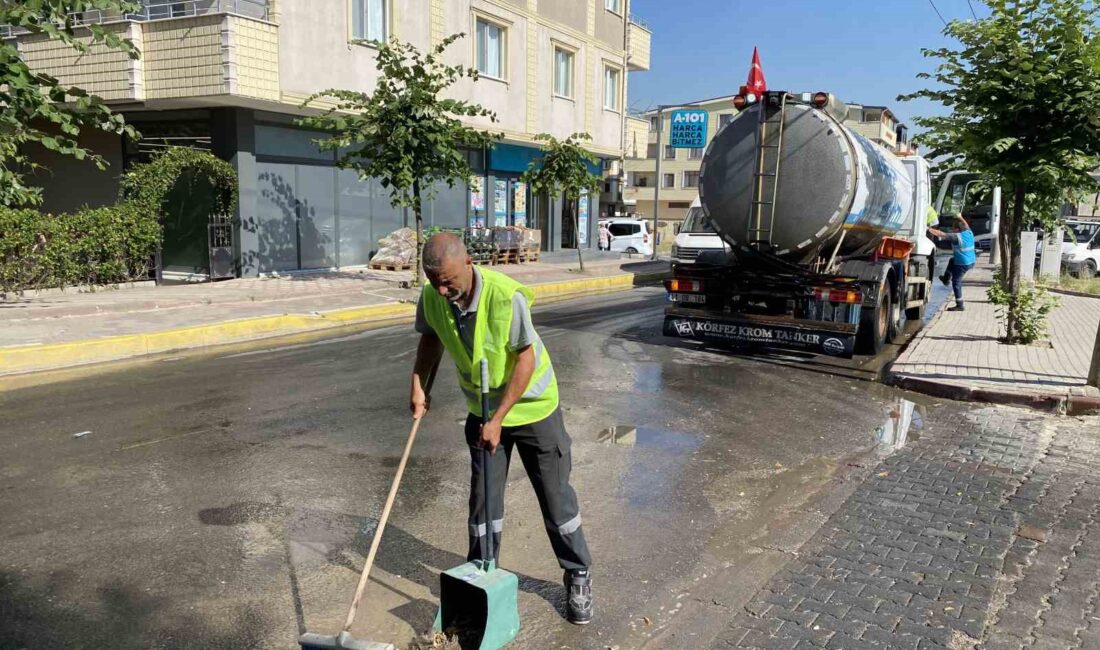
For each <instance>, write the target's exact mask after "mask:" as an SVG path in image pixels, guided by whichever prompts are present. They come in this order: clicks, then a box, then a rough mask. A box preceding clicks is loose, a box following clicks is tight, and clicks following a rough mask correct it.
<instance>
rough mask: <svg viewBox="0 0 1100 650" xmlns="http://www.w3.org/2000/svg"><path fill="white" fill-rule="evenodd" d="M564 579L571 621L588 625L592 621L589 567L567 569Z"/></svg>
mask: <svg viewBox="0 0 1100 650" xmlns="http://www.w3.org/2000/svg"><path fill="white" fill-rule="evenodd" d="M562 581H563V582H564V583H565V591H566V594H567V595H568V597H569V603H568V609H569V622H570V623H573V624H574V625H588V624H589V623H591V622H592V578H591V576H589V574H588V569H573V570H570V571H566V572H565V575H564V576H563V577H562Z"/></svg>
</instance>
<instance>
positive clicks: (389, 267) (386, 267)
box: [370, 262, 412, 271]
mask: <svg viewBox="0 0 1100 650" xmlns="http://www.w3.org/2000/svg"><path fill="white" fill-rule="evenodd" d="M370 268H371V270H372V271H411V270H412V265H411V264H398V265H394V264H375V263H374V262H371V263H370Z"/></svg>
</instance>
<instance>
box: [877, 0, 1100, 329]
mask: <svg viewBox="0 0 1100 650" xmlns="http://www.w3.org/2000/svg"><path fill="white" fill-rule="evenodd" d="M986 4H987V5H988V6H989V8H990V15H989V16H988V17H987V18H983V19H980V20H970V21H961V20H956V21H952V22H951V23H950V24H949V25H947V27H946V28H945V29H944V34H945V35H946V36H949V37H951V38H952V39H954V40H956V41H958V43H959V46H958V47H957V48H956V49H952V48H940V49H924V50H922V52H923V53H924V55H925V56H926V57H934V58H937V59H940V61H941V62H940V63H939V65H938V66H937V67H936V71H935V72H934V73H931V74H928V73H924V74H921V75H918V78H921V79H927V80H931V81H934V82H935V86H934V87H933V88H929V89H925V90H921V91H919V92H916V93H913V94H911V95H903V96H900V97H898V99H899V100H901V101H908V100H911V99H915V98H924V99H930V100H933V101H935V102H939V103H940V104H942V105H943V106H945V107H946V108H948V109H949V110H951V113H950V114H949V115H946V116H940V117H921V118H917V119H916V123H917V124H918V125H919V126H921V127H923V128H925V129H927V133H925V134H924V135H923V136H921V140H922V141H923V143H924V144H926V145H928V146H929V147H930V149H931V152H930V156H929V157H931V158H937V157H943V159H944V160H943V162H944V163H946V164H948V165H953V166H958V167H960V168H963V167H964V168H966V169H970V170H973V171H976V172H978V173H980V174H982V175H983V176H984V177H985V179H986V180H987V181H988V182H989V183H991V184H996V185H1000V186H1002V188H1004V194H1003V200H1002V219H1001V230H1000V244H1001V250H1002V252H1003V253H1004V255H1003V261H1004V269H1005V272H1004V273H1002V274H1001V277H1002V283H1003V289H1004V291H1005V293H1006V295H1007V296H1008V298H1007V300H1008V304H1007V305H1006V306H1007V309H1006V312H1007V313H1006V319H1005V320H1006V334H1007V341H1008V342H1010V343H1015V342H1018V341H1019V340H1020V336H1019V329H1018V324H1019V318H1020V315H1021V312H1022V310H1023V309H1024V308H1025V307H1024V305H1023V303H1024V302H1026V300H1021V299H1020V298H1021V287H1020V276H1019V259H1020V247H1019V242H1020V232H1021V231H1022V230H1023V229H1024V227H1025V226H1027V225H1029V224H1030V223H1033V222H1035V221H1038V222H1041V223H1045V224H1048V225H1049V224H1051V223H1052V222H1054V221H1056V220H1057V218H1058V216H1057V215H1058V208H1059V207H1060V206H1061V205H1062V204H1063V203H1064V202H1065V201H1067V200H1070V199H1072V198H1074V197H1075V195H1077V194H1079V193H1080V192H1082V191H1083V190H1085V189H1086V188H1091V187H1092V186H1093V185H1094V181H1093V180H1092V179H1091V178H1090V176H1089V172H1090V171H1092V170H1093V169H1095V168H1096V167H1097V166H1098V165H1100V40H1098V39H1097V20H1098V19H1100V11H1098V10H1097V7H1096V5H1095V4H1093V3H1092V2H1082V1H1081V0H988V1H987V2H986ZM1024 291H1025V292H1026V291H1027V290H1026V289H1025V290H1024Z"/></svg>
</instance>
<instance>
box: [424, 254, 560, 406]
mask: <svg viewBox="0 0 1100 650" xmlns="http://www.w3.org/2000/svg"><path fill="white" fill-rule="evenodd" d="M478 273H480V275H481V297H480V299H479V300H478V303H477V321H476V325H475V326H474V344H473V354H472V355H471V354H470V352H469V351H468V350H467V349H466V346H465V344H463V342H462V337H461V335H460V334H459V333H458V324H457V323H456V322H455V316H454V312H453V311H452V309H451V305H450V303H448V302H447V300H446V299H445V298H443V296H441V295H439V292H438V291H435V290H434V289H433V288H432V287H431V286H430V285H428V286H425V287H424V291H423V293H422V294H421V297H420V299H421V301H423V305H424V319H425V320H427V321H428V324H429V325H431V327H432V329H433V330H435V333H436V336H438V337H439V340H440V341H441V342H442V343H443V347H444V348H446V349H447V352H449V353H450V355H451V359H453V360H454V362H455V369H456V370H457V371H458V384H459V386H460V387H461V388H462V392H463V394H464V395H465V396H466V405H467V407H468V408H469V409H470V413H473V414H474V415H476V416H478V417H481V370H480V368H481V360H482V359H483V358H484V359H488V360H489V410H490V411H495V410H496V408H497V406H498V405H499V404H500V400H501V397H502V396H503V395H504V389H505V388H506V387H507V384H508V380H509V379H511V377H512V371H513V370H514V369H515V365H516V355H515V354H511V353H509V351H508V339H509V335H510V333H511V331H512V298H513V296H514V295H515V293H516V292H517V291H519V292H521V293H522V294H523V295H524V297H525V298H527V308H528V309H530V308H531V305H532V304H533V303H534V299H535V293H534V292H533V291H531V290H530V289H528V288H527V287H525V286H523V285H522V284H520V283H519V282H516V281H515V280H513V279H512V278H510V277H508V276H507V275H504V274H503V273H498V272H496V271H491V270H489V269H478ZM533 346H534V348H535V359H536V365H535V372H534V374H532V375H531V381H530V382H528V384H527V390H526V391H524V393H523V397H521V398H520V400H519V401H518V402H516V404H515V405H514V406H513V407H512V408H511V410H509V411H508V415H506V416H505V417H504V426H506V427H519V426H524V425H527V424H532V423H534V422H539V421H540V420H544V419H546V418H547V417H549V416H550V414H551V413H553V412H554V409H556V408H558V382H557V378H556V377H555V376H554V366H553V365H552V364H551V363H550V354H549V353H548V352H547V351H546V347H545V346H543V344H542V340H541V339H539V338H538V337H536V338H535V342H534V343H533Z"/></svg>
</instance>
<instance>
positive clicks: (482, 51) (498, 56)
mask: <svg viewBox="0 0 1100 650" xmlns="http://www.w3.org/2000/svg"><path fill="white" fill-rule="evenodd" d="M506 35H507V32H506V30H505V29H504V28H503V27H501V26H500V25H497V24H495V23H491V22H489V21H487V20H482V19H481V18H478V19H477V71H478V72H480V73H481V74H483V75H485V76H487V77H493V78H494V79H503V78H504V38H505V36H506Z"/></svg>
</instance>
